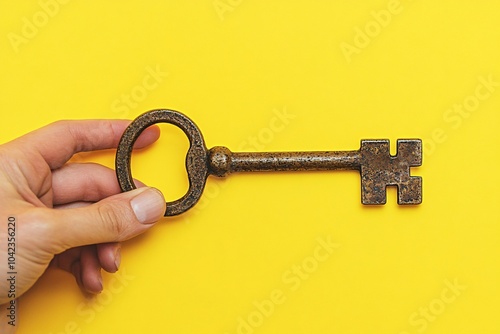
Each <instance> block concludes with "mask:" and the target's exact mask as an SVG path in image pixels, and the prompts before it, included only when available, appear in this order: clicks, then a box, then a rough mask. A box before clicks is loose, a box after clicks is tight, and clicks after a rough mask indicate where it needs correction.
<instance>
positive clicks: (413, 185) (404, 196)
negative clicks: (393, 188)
mask: <svg viewBox="0 0 500 334" xmlns="http://www.w3.org/2000/svg"><path fill="white" fill-rule="evenodd" d="M421 203H422V177H420V176H412V177H410V180H409V181H408V182H406V183H403V184H400V185H399V186H398V204H400V205H415V204H421Z"/></svg>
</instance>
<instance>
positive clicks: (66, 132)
mask: <svg viewBox="0 0 500 334" xmlns="http://www.w3.org/2000/svg"><path fill="white" fill-rule="evenodd" d="M129 124H130V121H128V120H78V121H75V120H72V121H57V122H54V123H52V124H49V125H47V126H44V127H43V128H40V129H38V130H35V131H33V132H30V133H28V134H26V135H24V136H23V137H20V138H18V139H16V141H19V142H20V143H21V145H23V146H26V147H25V148H26V150H27V151H29V150H33V149H35V150H36V151H38V153H40V154H41V155H42V157H43V158H44V160H45V161H46V162H47V164H48V165H49V166H50V168H51V169H56V168H59V167H61V166H62V165H64V164H65V163H66V162H67V161H68V160H69V159H70V158H71V157H72V156H73V154H75V153H78V152H88V151H95V150H103V149H109V148H116V147H117V146H118V142H119V141H120V137H121V135H122V134H123V132H124V131H125V129H126V128H127V126H128V125H129ZM159 136H160V128H159V127H158V126H151V127H149V128H147V129H146V130H144V132H143V133H142V134H141V136H140V137H139V139H138V140H137V142H136V144H135V146H134V147H135V148H142V147H145V146H148V145H150V144H152V143H154V142H155V141H156V140H157V139H158V138H159Z"/></svg>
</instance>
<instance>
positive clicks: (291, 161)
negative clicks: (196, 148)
mask: <svg viewBox="0 0 500 334" xmlns="http://www.w3.org/2000/svg"><path fill="white" fill-rule="evenodd" d="M360 167H361V154H360V151H359V150H358V151H311V152H231V151H230V150H229V149H228V148H227V147H224V146H215V147H213V148H212V149H210V150H209V152H208V170H209V172H210V174H212V175H216V176H219V177H222V176H226V175H228V174H231V173H236V172H272V171H280V172H281V171H307V170H310V171H321V170H359V169H360Z"/></svg>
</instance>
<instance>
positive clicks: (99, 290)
mask: <svg viewBox="0 0 500 334" xmlns="http://www.w3.org/2000/svg"><path fill="white" fill-rule="evenodd" d="M102 289H103V285H102V277H100V276H99V287H98V290H97V291H96V293H101V291H102Z"/></svg>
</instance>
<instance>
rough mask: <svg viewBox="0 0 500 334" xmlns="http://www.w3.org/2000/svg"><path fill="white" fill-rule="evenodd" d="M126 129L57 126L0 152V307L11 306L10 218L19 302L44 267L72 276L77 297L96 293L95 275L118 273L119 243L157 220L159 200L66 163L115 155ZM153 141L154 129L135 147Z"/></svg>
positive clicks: (107, 172) (98, 171)
mask: <svg viewBox="0 0 500 334" xmlns="http://www.w3.org/2000/svg"><path fill="white" fill-rule="evenodd" d="M128 123H129V122H128V121H121V120H113V121H111V120H95V121H59V122H55V123H53V124H50V125H48V126H46V127H43V128H41V129H39V130H36V131H34V132H31V133H29V134H27V135H24V136H22V137H20V138H18V139H15V140H13V141H11V142H9V143H6V144H3V145H0V203H1V205H0V264H1V267H0V268H4V269H2V270H1V271H0V282H1V283H0V284H1V285H0V305H1V304H5V303H7V302H9V300H10V299H11V298H9V297H8V290H9V286H8V283H9V282H8V281H7V278H8V276H7V270H6V269H5V268H6V266H7V262H8V247H7V244H8V243H7V240H8V237H9V235H8V228H7V226H8V220H9V217H14V219H15V220H16V233H15V241H16V249H15V271H16V272H17V274H16V281H15V288H16V291H15V292H16V293H15V297H16V298H18V297H19V296H21V295H22V294H23V293H24V292H26V291H27V290H28V289H29V288H30V287H31V286H32V285H33V284H34V283H35V282H36V281H37V280H38V278H39V277H40V276H41V275H42V274H43V272H44V271H45V270H46V269H47V267H48V266H49V265H51V266H55V267H59V268H62V269H64V270H66V271H68V272H70V273H72V274H73V275H74V276H75V278H76V281H77V283H78V285H79V286H80V287H81V288H82V290H84V291H87V292H89V293H99V292H100V291H101V290H102V288H103V287H102V280H101V269H104V270H106V271H108V272H115V271H117V270H118V266H119V264H120V244H119V242H120V241H124V240H127V239H130V238H132V237H134V236H136V235H138V234H141V233H143V232H145V231H146V230H148V229H149V228H151V227H152V226H153V225H154V222H156V221H157V220H159V219H160V218H161V217H162V216H163V214H164V212H165V199H164V198H163V195H162V194H161V193H160V192H159V191H158V190H156V189H154V188H148V187H142V188H139V189H135V190H133V191H130V192H126V193H120V187H119V185H118V182H117V180H116V176H115V173H114V171H113V170H111V169H109V168H107V167H104V166H102V165H98V164H93V163H85V164H81V163H67V161H68V160H69V159H70V158H71V157H72V156H73V154H75V153H77V152H85V151H93V150H100V149H108V148H116V147H117V144H118V141H119V139H120V136H121V134H122V133H123V131H124V130H125V128H126V126H127V125H128ZM158 137H159V128H158V127H157V126H152V127H150V128H148V129H146V130H145V131H144V132H143V134H142V135H141V137H140V138H139V139H138V140H137V142H136V146H135V147H136V148H142V147H145V146H147V145H150V144H151V143H153V142H155V141H156V140H157V139H158ZM2 308H3V307H2ZM4 321H5V319H2V322H4Z"/></svg>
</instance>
